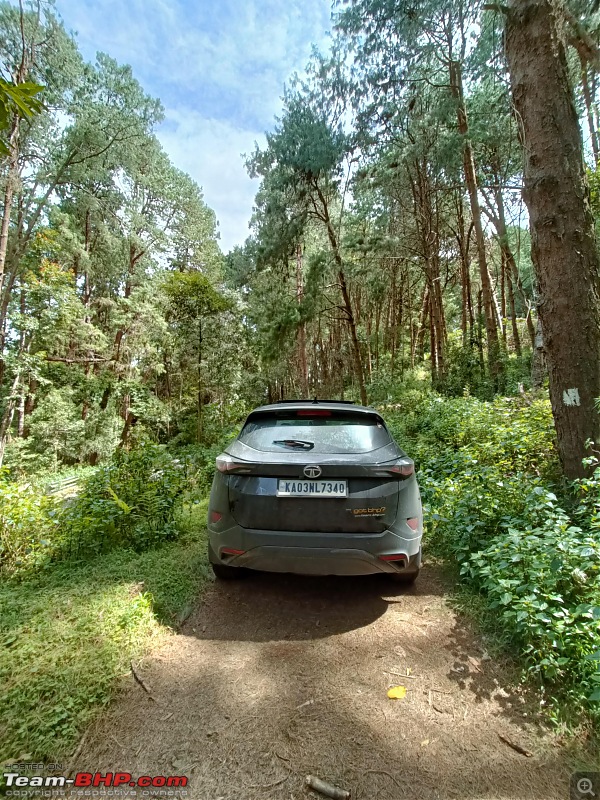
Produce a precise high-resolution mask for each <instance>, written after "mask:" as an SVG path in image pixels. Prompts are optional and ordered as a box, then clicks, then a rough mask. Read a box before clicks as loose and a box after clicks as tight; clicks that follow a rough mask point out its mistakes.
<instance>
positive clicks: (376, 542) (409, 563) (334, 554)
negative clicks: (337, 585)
mask: <svg viewBox="0 0 600 800" xmlns="http://www.w3.org/2000/svg"><path fill="white" fill-rule="evenodd" d="M407 530H408V531H410V529H408V528H407ZM209 541H210V546H211V559H212V560H213V561H214V562H215V563H219V564H228V565H230V566H232V567H247V568H249V569H256V570H264V571H266V572H293V573H297V574H300V575H371V574H376V573H379V572H383V573H388V574H389V573H391V574H394V573H405V574H409V573H414V572H417V571H418V569H419V567H420V560H421V554H420V548H421V533H420V532H418V534H417V535H414V534H413V532H412V531H410V533H409V534H408V535H407V536H406V537H404V536H401V535H398V534H397V533H395V532H393V531H384V532H383V533H379V534H365V535H359V534H345V533H338V534H330V533H328V534H316V533H314V532H298V531H290V532H286V531H260V530H251V529H248V528H241V527H239V526H237V525H234V526H233V527H231V528H228V529H227V530H225V531H215V530H213V529H211V528H209ZM224 548H229V549H233V550H238V551H243V552H242V553H240V554H236V555H230V554H228V553H226V552H223V549H224ZM397 553H404V554H405V555H406V556H407V560H406V561H385V560H382V558H381V556H385V555H390V554H397Z"/></svg>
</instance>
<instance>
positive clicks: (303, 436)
mask: <svg viewBox="0 0 600 800" xmlns="http://www.w3.org/2000/svg"><path fill="white" fill-rule="evenodd" d="M239 440H240V442H243V443H244V444H246V445H248V446H249V447H252V448H254V449H255V450H262V451H263V452H268V453H277V452H281V453H285V452H288V453H289V452H301V451H306V452H309V451H310V452H312V453H368V452H370V451H371V450H378V449H379V448H380V447H385V446H386V445H388V444H390V442H391V441H392V439H391V437H390V435H389V433H388V432H387V430H386V428H385V426H384V425H383V422H382V421H381V419H380V418H379V417H377V416H376V415H375V414H357V413H352V412H351V411H339V412H338V411H329V410H321V409H318V410H315V411H313V410H310V409H298V410H293V411H278V412H270V413H266V414H257V415H256V416H254V415H253V416H251V417H250V419H249V420H248V422H247V423H246V424H245V425H244V427H243V429H242V432H241V433H240V436H239Z"/></svg>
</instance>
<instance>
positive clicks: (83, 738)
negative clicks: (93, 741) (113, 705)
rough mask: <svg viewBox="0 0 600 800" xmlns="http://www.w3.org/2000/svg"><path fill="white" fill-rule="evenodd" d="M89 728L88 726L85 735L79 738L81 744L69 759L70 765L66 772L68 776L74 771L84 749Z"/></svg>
mask: <svg viewBox="0 0 600 800" xmlns="http://www.w3.org/2000/svg"><path fill="white" fill-rule="evenodd" d="M89 730H90V729H89V728H88V729H87V731H86V732H85V733H84V734H83V736H82V737H81V739H80V740H79V744H78V745H77V748H76V749H75V752H74V753H73V755H72V756H71V760H70V761H69V766H68V767H67V773H66V776H67V778H70V777H71V773H72V772H73V767H74V766H75V762H76V761H77V759H78V758H79V754H80V753H81V751H82V750H83V745H84V744H85V740H86V738H87V735H88V733H89Z"/></svg>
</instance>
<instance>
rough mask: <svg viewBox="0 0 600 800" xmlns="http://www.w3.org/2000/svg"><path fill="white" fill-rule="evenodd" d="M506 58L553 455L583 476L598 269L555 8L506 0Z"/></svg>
mask: <svg viewBox="0 0 600 800" xmlns="http://www.w3.org/2000/svg"><path fill="white" fill-rule="evenodd" d="M506 54H507V59H508V66H509V70H510V78H511V84H512V94H513V102H514V104H515V108H516V111H517V113H518V115H519V118H520V120H521V125H522V130H521V136H522V139H523V143H524V161H525V164H524V192H523V196H524V199H525V202H526V204H527V208H528V211H529V220H530V226H531V256H532V261H533V265H534V268H535V271H536V276H537V281H538V286H539V294H540V302H539V304H538V309H539V316H540V320H541V323H542V328H543V331H544V351H545V355H546V360H547V364H548V374H549V381H550V400H551V403H552V412H553V416H554V422H555V426H556V433H557V438H558V450H559V454H560V458H561V461H562V466H563V470H564V473H565V475H566V476H567V477H568V478H576V477H580V476H582V475H584V474H585V473H586V470H585V469H584V467H583V464H582V459H583V458H584V456H585V454H586V441H587V440H588V439H591V440H592V441H596V442H597V441H598V439H599V437H600V416H599V415H598V412H597V411H596V409H595V406H594V401H595V399H596V398H597V397H598V396H600V313H599V307H598V292H599V285H600V263H599V257H598V250H597V247H596V240H595V235H594V221H593V217H592V212H591V209H590V204H589V189H588V186H587V182H586V178H585V170H584V163H583V145H582V140H581V131H580V129H579V120H578V118H577V112H576V110H575V103H574V98H573V89H572V87H571V85H570V82H569V74H568V69H567V58H566V45H565V38H564V19H563V10H562V6H561V5H559V4H558V2H556V1H555V0H510V2H509V6H508V10H507V24H506Z"/></svg>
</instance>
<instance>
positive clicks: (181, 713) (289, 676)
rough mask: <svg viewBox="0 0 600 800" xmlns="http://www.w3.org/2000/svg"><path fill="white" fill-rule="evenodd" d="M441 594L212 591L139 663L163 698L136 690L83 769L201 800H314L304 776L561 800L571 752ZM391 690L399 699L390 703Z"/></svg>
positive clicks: (276, 578) (108, 719)
mask: <svg viewBox="0 0 600 800" xmlns="http://www.w3.org/2000/svg"><path fill="white" fill-rule="evenodd" d="M445 594H446V591H445V587H444V582H443V579H442V577H441V575H440V574H439V572H438V571H437V570H436V569H435V568H434V567H426V568H425V569H424V570H423V572H422V574H421V577H420V579H419V582H418V585H417V586H416V587H415V588H411V589H408V590H407V589H396V587H395V586H394V585H393V584H391V585H390V584H389V583H388V582H387V581H386V580H385V579H381V578H379V577H369V578H352V579H342V578H327V579H322V578H321V579H315V578H302V577H296V576H289V575H268V574H257V575H255V576H252V577H251V578H250V579H248V580H246V581H241V582H239V583H230V584H223V583H220V584H215V585H214V586H212V587H211V588H210V589H209V590H208V592H207V593H206V595H205V596H204V599H203V601H202V602H201V603H200V605H199V606H198V608H197V609H196V610H195V612H194V613H193V615H192V616H191V617H190V618H189V620H188V621H187V623H186V624H185V626H184V628H183V630H182V631H181V633H180V634H178V635H174V636H173V637H172V638H171V639H170V640H169V642H168V643H167V644H166V646H164V647H163V648H162V649H161V650H160V651H159V652H158V653H156V654H155V656H154V657H153V658H151V659H148V660H147V661H146V662H145V663H144V664H143V665H142V666H141V667H140V674H141V675H142V676H143V680H144V681H145V682H147V684H148V685H149V686H150V687H151V690H152V693H153V696H154V697H155V698H156V701H153V700H152V699H151V698H150V697H148V695H146V694H145V693H144V691H143V689H142V688H141V687H140V686H138V685H136V684H134V682H133V680H131V686H130V687H128V688H127V689H126V690H125V691H124V692H123V694H122V695H121V697H120V698H119V701H118V702H116V703H114V704H113V706H112V707H111V709H110V710H109V711H108V712H107V713H106V714H105V715H104V716H103V717H102V719H101V720H100V721H99V722H98V723H97V724H96V726H95V727H94V729H93V730H92V731H90V733H89V735H88V739H87V742H88V743H87V746H86V748H85V750H84V752H83V753H82V755H81V756H80V757H79V759H78V762H77V764H76V767H77V768H79V769H86V770H91V771H95V770H102V771H114V770H115V769H126V770H128V771H130V772H131V773H132V774H133V775H157V774H158V775H160V774H162V775H169V774H175V775H182V774H185V775H188V776H190V792H189V795H188V796H189V797H191V798H192V800H220V799H222V800H255V799H257V798H267V799H272V800H293V799H294V798H298V800H300V798H304V799H306V797H307V791H306V789H305V788H304V785H303V784H304V778H305V776H306V775H307V774H309V773H310V774H313V775H316V776H319V777H321V778H323V779H325V780H327V781H330V782H331V783H334V784H336V785H338V786H341V787H343V788H345V789H349V790H351V792H352V798H353V800H367V798H369V799H371V798H382V800H385V798H393V800H400V799H401V798H410V799H411V800H434V799H435V800H445V799H446V798H473V799H475V798H477V800H484V799H485V800H508V799H509V798H510V799H511V800H529V798H531V800H554V798H556V799H557V800H558V798H560V800H565V798H567V797H568V769H567V766H566V757H565V755H564V754H563V752H562V750H561V748H560V747H559V746H558V745H557V743H556V742H555V741H554V740H553V739H552V737H551V736H550V735H549V734H547V733H544V731H543V729H541V728H540V727H539V726H538V724H537V723H536V722H535V720H534V714H533V713H532V711H531V709H529V710H527V709H526V706H525V703H524V701H523V698H522V697H521V696H520V695H519V693H518V692H515V691H511V690H507V689H505V688H503V686H506V685H507V680H508V679H507V677H506V673H505V672H504V671H503V668H502V667H501V666H499V665H497V664H495V663H494V662H493V661H491V660H486V659H485V654H484V651H483V648H482V643H481V641H479V640H478V639H477V638H476V637H475V636H474V635H473V633H472V632H471V631H470V630H469V629H468V628H465V626H464V625H463V623H462V622H461V621H460V619H458V618H457V617H456V615H455V614H454V613H453V612H452V611H451V610H450V609H449V608H448V606H447V604H446V602H445V599H444V596H445ZM482 657H483V660H482ZM407 667H408V668H409V669H410V671H411V675H412V677H410V678H404V679H403V678H402V677H398V676H396V675H394V674H393V673H395V672H398V673H405V672H406V668H407ZM392 684H401V685H404V686H406V688H407V694H406V697H405V698H404V699H403V700H395V701H394V700H389V699H388V698H387V696H386V690H387V688H388V687H389V686H390V685H392ZM430 690H431V692H430ZM500 735H501V736H503V737H505V738H506V739H508V740H510V741H511V742H513V743H514V744H517V745H519V746H521V747H522V748H524V749H526V750H528V751H530V752H531V753H532V755H531V757H525V756H523V755H521V754H519V753H518V752H516V751H515V750H513V749H511V747H510V746H509V745H507V744H506V743H504V742H503V741H502V740H501V739H500ZM314 796H315V797H316V796H317V795H314Z"/></svg>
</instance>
